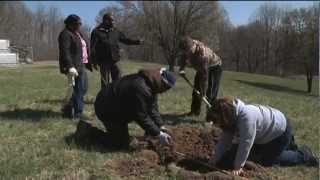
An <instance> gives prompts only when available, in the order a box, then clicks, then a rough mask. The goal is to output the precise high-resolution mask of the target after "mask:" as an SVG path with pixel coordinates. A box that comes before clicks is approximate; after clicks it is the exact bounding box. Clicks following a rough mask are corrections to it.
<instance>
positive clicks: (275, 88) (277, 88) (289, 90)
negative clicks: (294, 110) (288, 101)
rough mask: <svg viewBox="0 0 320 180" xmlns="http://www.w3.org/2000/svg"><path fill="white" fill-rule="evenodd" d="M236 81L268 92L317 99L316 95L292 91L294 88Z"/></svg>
mask: <svg viewBox="0 0 320 180" xmlns="http://www.w3.org/2000/svg"><path fill="white" fill-rule="evenodd" d="M236 81H237V82H239V83H242V84H246V85H249V86H254V87H258V88H263V89H268V90H272V91H278V92H286V93H291V94H298V95H305V96H313V97H317V96H316V95H314V94H308V93H307V92H306V91H302V90H297V89H292V88H289V87H286V86H281V85H276V84H268V83H262V82H251V81H244V80H236Z"/></svg>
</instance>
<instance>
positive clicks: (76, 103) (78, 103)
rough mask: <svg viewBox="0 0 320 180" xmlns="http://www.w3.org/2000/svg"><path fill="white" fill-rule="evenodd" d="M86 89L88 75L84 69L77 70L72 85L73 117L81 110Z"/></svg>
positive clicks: (78, 114) (77, 115) (79, 113)
mask: <svg viewBox="0 0 320 180" xmlns="http://www.w3.org/2000/svg"><path fill="white" fill-rule="evenodd" d="M87 90H88V76H87V73H86V70H84V69H82V70H81V71H79V75H78V76H77V77H76V78H75V86H74V87H73V94H72V97H71V101H72V104H73V108H74V115H75V117H79V116H80V115H81V114H82V112H83V107H84V99H83V97H84V95H85V94H86V93H87Z"/></svg>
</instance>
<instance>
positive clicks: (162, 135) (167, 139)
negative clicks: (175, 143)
mask: <svg viewBox="0 0 320 180" xmlns="http://www.w3.org/2000/svg"><path fill="white" fill-rule="evenodd" d="M159 139H160V143H161V144H163V145H168V144H169V143H170V141H171V136H170V135H169V134H167V133H165V132H162V131H160V135H159Z"/></svg>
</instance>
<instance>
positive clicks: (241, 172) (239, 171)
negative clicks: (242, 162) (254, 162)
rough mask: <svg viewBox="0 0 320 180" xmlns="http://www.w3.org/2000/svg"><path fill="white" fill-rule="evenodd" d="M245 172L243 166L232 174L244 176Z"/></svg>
mask: <svg viewBox="0 0 320 180" xmlns="http://www.w3.org/2000/svg"><path fill="white" fill-rule="evenodd" d="M243 173H244V171H243V169H242V168H240V169H237V170H233V171H232V174H233V175H235V176H242V175H243Z"/></svg>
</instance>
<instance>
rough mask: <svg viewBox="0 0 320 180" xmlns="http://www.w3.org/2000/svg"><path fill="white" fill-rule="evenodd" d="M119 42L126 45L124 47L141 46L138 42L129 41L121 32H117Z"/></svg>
mask: <svg viewBox="0 0 320 180" xmlns="http://www.w3.org/2000/svg"><path fill="white" fill-rule="evenodd" d="M119 41H120V42H122V43H124V44H126V45H140V44H141V41H140V40H134V39H130V38H128V37H127V36H126V35H125V34H124V33H122V32H119Z"/></svg>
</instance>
